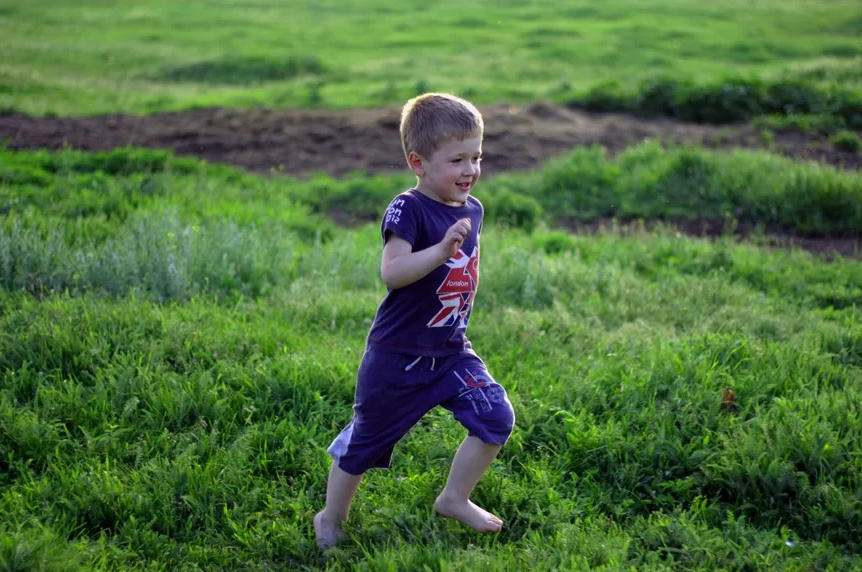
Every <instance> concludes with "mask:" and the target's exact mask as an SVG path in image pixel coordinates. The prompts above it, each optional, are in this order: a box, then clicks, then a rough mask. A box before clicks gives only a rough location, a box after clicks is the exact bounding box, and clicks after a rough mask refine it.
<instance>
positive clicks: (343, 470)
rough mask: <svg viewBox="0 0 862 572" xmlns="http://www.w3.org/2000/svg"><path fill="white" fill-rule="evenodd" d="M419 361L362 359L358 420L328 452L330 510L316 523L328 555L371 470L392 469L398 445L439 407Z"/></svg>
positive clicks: (368, 353) (356, 405) (369, 353)
mask: <svg viewBox="0 0 862 572" xmlns="http://www.w3.org/2000/svg"><path fill="white" fill-rule="evenodd" d="M414 361H416V360H415V358H412V357H411V356H404V355H400V354H380V353H377V352H373V351H366V353H365V354H364V355H363V358H362V362H361V364H360V366H359V372H358V374H357V383H356V395H355V403H354V407H353V409H354V414H353V419H352V420H351V421H350V423H349V424H348V425H347V426H346V427H345V428H344V429H343V430H342V431H341V433H339V435H338V437H336V438H335V440H334V441H333V442H332V444H331V445H330V446H329V448H328V452H329V454H330V456H331V457H332V459H333V462H332V466H331V467H330V471H329V482H328V483H327V487H326V507H325V508H324V509H323V510H322V511H320V513H318V514H317V515H316V516H315V517H314V530H315V534H316V535H317V542H318V545H319V546H320V547H321V549H323V550H325V549H326V548H328V547H330V546H332V545H333V544H334V543H335V541H336V540H337V539H338V537H340V536H341V523H342V522H343V521H345V520H347V516H348V513H349V512H350V504H351V502H352V500H353V497H354V495H355V494H356V489H357V488H358V486H359V482H360V481H361V480H362V475H363V474H364V473H365V472H366V471H367V470H368V469H370V468H372V467H378V468H388V467H389V464H390V462H391V458H392V452H393V448H394V447H395V444H396V443H397V442H398V441H400V440H401V438H402V437H404V435H405V434H406V433H407V432H408V431H409V430H410V429H411V428H412V427H413V426H414V425H415V424H416V423H417V422H418V421H419V420H420V419H421V418H422V416H423V415H425V413H427V412H428V411H429V409H430V408H431V407H433V406H434V403H433V401H429V400H428V399H427V397H426V395H425V394H426V393H427V383H428V380H429V379H433V376H432V375H430V374H429V373H428V372H424V371H421V370H420V369H418V368H415V369H414V368H413V367H411V363H413V362H414ZM428 361H430V358H429V360H428ZM431 373H433V372H431Z"/></svg>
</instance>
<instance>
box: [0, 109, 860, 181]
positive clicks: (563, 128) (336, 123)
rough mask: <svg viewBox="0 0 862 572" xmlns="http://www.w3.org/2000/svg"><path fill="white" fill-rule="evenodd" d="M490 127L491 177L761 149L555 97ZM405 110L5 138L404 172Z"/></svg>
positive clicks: (237, 161) (90, 125)
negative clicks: (572, 163)
mask: <svg viewBox="0 0 862 572" xmlns="http://www.w3.org/2000/svg"><path fill="white" fill-rule="evenodd" d="M482 113H483V115H484V116H485V121H486V125H487V130H486V134H485V144H484V149H483V151H484V160H483V169H484V173H485V174H493V173H497V172H502V171H511V170H524V169H530V168H534V167H537V166H539V165H540V164H541V163H542V161H545V160H546V159H548V158H550V157H553V156H555V155H559V154H561V153H564V152H566V151H569V150H570V149H571V148H572V147H575V146H578V145H592V144H599V145H602V146H604V147H605V148H606V149H607V150H608V152H609V153H611V154H614V153H618V152H620V151H622V150H623V149H625V148H626V147H628V146H630V145H634V144H638V143H641V142H643V141H645V140H647V139H653V140H660V141H665V142H668V143H671V142H673V143H699V144H701V145H704V146H706V147H708V148H715V149H720V148H732V147H742V148H758V147H759V148H762V147H764V143H765V142H764V141H763V138H762V137H761V135H760V133H759V132H758V131H756V130H755V129H753V128H751V127H748V126H735V127H724V128H722V127H715V126H710V125H698V124H690V123H681V122H678V121H672V120H667V119H654V120H647V119H641V118H637V117H632V116H628V115H621V114H607V113H588V112H585V111H581V110H577V109H568V108H564V107H560V106H556V105H552V104H548V103H534V104H531V105H507V104H497V105H490V106H486V107H483V108H482ZM398 121H399V109H398V108H395V107H389V108H382V109H351V110H343V111H338V110H314V109H268V108H253V109H223V108H215V109H201V110H194V111H187V112H176V113H160V114H155V115H148V116H132V115H105V116H95V117H73V118H63V117H49V118H40V119H36V118H31V117H27V116H24V115H20V114H6V115H0V139H7V140H9V147H10V148H12V149H39V148H47V149H59V148H62V147H63V146H66V145H68V146H70V147H72V148H77V149H85V150H106V149H113V148H116V147H122V146H125V145H135V146H141V147H150V148H160V149H173V150H174V151H175V152H176V153H177V154H178V155H188V156H196V157H201V158H204V159H207V160H209V161H213V162H219V163H230V164H234V165H239V166H241V167H244V168H246V169H249V170H251V171H254V172H258V173H264V172H269V171H271V170H272V169H278V170H280V171H283V172H284V173H288V174H292V175H305V174H308V173H310V172H325V173H330V174H333V175H343V174H345V173H348V172H350V171H368V172H372V173H379V172H386V171H393V170H398V169H403V168H404V167H405V165H404V159H403V154H402V152H401V143H400V139H399V136H398ZM769 146H770V148H771V149H772V150H773V151H775V152H777V153H781V154H784V155H787V156H789V157H793V158H795V159H801V160H813V161H819V162H823V163H827V164H830V165H834V166H836V167H840V168H844V169H858V168H860V166H862V155H860V154H857V153H851V152H848V151H844V150H841V149H836V148H834V147H833V146H832V145H831V144H830V143H829V142H828V140H827V138H826V137H824V136H822V135H817V134H804V133H795V132H776V133H774V141H773V142H771V143H770V144H769Z"/></svg>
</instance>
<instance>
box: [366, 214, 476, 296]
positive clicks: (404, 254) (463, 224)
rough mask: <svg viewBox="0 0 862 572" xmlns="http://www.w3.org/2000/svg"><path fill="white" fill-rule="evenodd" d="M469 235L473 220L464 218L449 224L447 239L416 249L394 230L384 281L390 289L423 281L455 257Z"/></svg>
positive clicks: (387, 250)
mask: <svg viewBox="0 0 862 572" xmlns="http://www.w3.org/2000/svg"><path fill="white" fill-rule="evenodd" d="M469 234H470V219H462V220H459V221H458V222H456V223H455V224H453V225H452V226H451V227H449V230H447V231H446V236H445V237H444V238H443V240H441V241H440V242H438V243H437V244H435V245H434V246H429V247H428V248H426V249H424V250H420V251H418V252H413V246H412V245H411V244H410V243H409V242H407V241H406V240H404V239H402V238H399V237H398V236H397V235H396V234H394V233H393V234H392V235H391V236H389V238H388V239H387V240H386V245H385V246H384V247H383V263H382V264H381V265H380V276H381V277H382V278H383V283H384V284H386V286H387V288H391V289H392V290H395V289H397V288H403V287H404V286H407V285H409V284H412V283H414V282H416V281H417V280H421V279H422V278H424V277H425V276H427V275H428V273H429V272H431V271H432V270H434V269H435V268H437V267H438V266H440V265H441V264H443V263H444V262H446V261H447V260H449V259H450V258H452V257H453V256H455V254H456V253H457V252H458V249H459V248H461V244H462V243H463V242H464V239H465V238H467V235H469Z"/></svg>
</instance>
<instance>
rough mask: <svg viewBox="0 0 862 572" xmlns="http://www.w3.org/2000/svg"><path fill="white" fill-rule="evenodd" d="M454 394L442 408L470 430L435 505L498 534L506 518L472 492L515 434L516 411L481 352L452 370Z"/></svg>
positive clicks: (447, 379)
mask: <svg viewBox="0 0 862 572" xmlns="http://www.w3.org/2000/svg"><path fill="white" fill-rule="evenodd" d="M444 381H445V382H446V383H447V384H449V385H450V388H451V392H452V397H451V398H450V399H448V400H447V401H446V402H444V403H442V406H443V407H445V408H446V409H448V410H450V411H451V412H452V413H453V414H454V416H455V418H456V419H457V420H458V421H459V422H460V423H461V424H462V425H463V426H464V427H466V428H467V430H468V432H469V434H468V436H467V438H466V439H464V441H463V442H462V443H461V446H460V447H459V448H458V452H457V453H456V454H455V458H454V459H453V461H452V468H451V470H450V471H449V478H448V479H447V481H446V486H445V488H444V489H443V492H442V493H440V496H439V497H437V501H436V502H435V505H434V506H435V508H436V509H437V512H438V513H440V514H442V515H443V516H448V517H451V518H455V519H457V520H459V521H461V522H463V523H464V524H466V525H467V526H470V527H472V528H474V529H476V530H478V531H479V532H497V531H499V530H500V528H501V527H502V524H503V523H502V521H501V520H500V519H499V518H497V517H496V516H495V515H493V514H491V513H489V512H488V511H486V510H484V509H482V508H480V507H478V506H476V505H475V504H474V503H473V502H472V501H470V494H471V493H472V492H473V489H474V488H475V487H476V484H477V483H478V482H479V479H481V478H482V475H483V474H484V473H485V471H487V470H488V467H490V466H491V463H492V462H493V461H494V458H495V457H496V456H497V453H498V452H499V451H500V449H501V448H502V446H503V444H505V443H506V441H507V440H508V438H509V435H510V434H511V433H512V428H513V427H514V424H515V414H514V411H513V409H512V404H511V403H510V402H509V399H508V397H507V396H506V391H505V390H504V389H503V387H502V386H501V385H500V384H498V383H497V382H496V381H495V380H494V378H493V377H491V374H489V373H488V370H487V369H486V368H485V364H484V363H483V362H482V360H481V359H479V357H478V356H475V355H470V356H468V357H466V358H464V359H463V360H461V361H460V362H459V363H458V364H457V365H456V366H455V367H454V368H453V369H452V370H450V371H449V372H448V373H447V374H446V377H445V380H444Z"/></svg>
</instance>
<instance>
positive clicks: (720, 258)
mask: <svg viewBox="0 0 862 572" xmlns="http://www.w3.org/2000/svg"><path fill="white" fill-rule="evenodd" d="M650 153H652V154H653V157H652V160H649V159H648V158H646V157H647V156H648V155H649V154H650ZM656 153H657V151H655V150H651V149H650V148H649V147H645V148H643V149H634V150H633V151H632V155H633V157H639V158H640V163H641V167H642V176H641V179H642V180H650V178H651V177H650V174H651V173H652V174H653V177H652V178H655V177H654V175H655V173H660V172H662V169H666V166H664V165H663V164H662V163H661V160H667V157H665V156H663V155H660V154H659V155H656ZM689 153H690V154H691V153H693V151H690V150H689ZM583 155H584V154H583V152H581V153H580V154H579V153H574V154H573V156H572V157H569V158H566V159H564V160H563V159H561V160H560V163H559V164H557V165H550V166H548V167H546V169H545V170H541V171H538V172H537V173H534V174H532V175H529V176H527V175H524V177H527V179H526V180H524V181H521V183H522V184H525V186H529V187H533V186H535V184H536V183H535V181H534V180H533V179H532V178H529V177H540V178H542V180H543V181H545V183H544V184H545V185H547V186H546V187H545V188H539V189H536V190H535V192H536V194H537V195H542V194H545V192H546V191H547V192H548V196H550V197H551V199H549V200H552V199H553V194H552V193H550V189H552V188H553V187H552V186H553V185H555V184H561V180H560V177H561V175H560V173H561V170H562V166H563V165H568V167H569V169H570V171H571V172H570V174H569V177H571V178H570V180H569V184H574V183H576V182H577V181H583V180H585V179H586V173H587V172H588V171H589V170H592V171H596V170H598V169H597V167H596V165H592V164H590V163H589V162H588V161H586V160H585V159H584V156H583ZM585 156H588V155H585ZM697 156H698V157H699V158H700V160H701V161H703V162H704V163H708V162H710V161H721V160H723V156H721V155H714V154H710V153H706V152H700V154H699V155H697ZM578 157H580V160H579V159H578ZM593 160H594V161H596V160H597V159H596V158H595V157H593ZM630 160H633V159H630ZM689 160H690V158H689ZM737 160H739V161H741V162H742V163H743V164H744V162H745V161H746V160H747V161H750V162H751V163H752V164H753V165H758V164H759V165H761V168H762V165H765V164H769V163H770V162H772V161H777V159H775V158H774V157H770V156H768V155H765V154H761V153H754V152H750V153H747V154H740V155H739V156H738V157H737ZM778 161H780V162H782V161H783V163H782V164H781V165H780V167H783V168H784V169H785V170H788V168H789V167H792V166H793V165H792V163H791V162H790V161H788V160H778ZM0 163H2V165H3V170H2V171H0V189H2V194H0V206H2V207H3V211H4V212H5V214H4V216H3V218H2V219H0V286H2V293H0V320H2V330H0V331H2V332H3V335H0V372H2V376H3V377H2V384H0V387H2V389H0V437H2V438H0V467H2V471H0V479H2V480H0V491H2V493H0V514H2V515H3V516H2V519H0V570H118V569H122V570H198V569H206V570H239V569H274V570H312V569H325V570H473V569H483V570H513V569H524V568H526V567H529V568H531V569H535V570H558V569H565V570H620V569H638V570H667V569H674V570H755V569H762V568H771V569H778V570H812V569H828V570H852V569H856V568H858V567H859V566H860V565H862V560H860V558H859V556H858V550H859V548H860V546H859V538H860V537H862V519H860V515H862V453H860V449H859V447H858V443H859V439H860V438H862V434H860V427H862V423H860V413H862V392H860V389H862V370H860V365H862V321H860V319H859V310H858V306H859V304H860V303H862V266H860V265H859V264H858V262H856V261H853V260H844V259H838V260H835V261H833V262H825V261H824V260H822V259H820V258H817V257H815V256H813V255H811V254H808V253H806V252H802V251H798V250H776V251H770V250H768V249H765V248H762V247H760V246H757V245H755V244H741V243H738V242H735V241H734V240H733V239H732V238H731V237H727V238H722V239H720V240H717V241H714V242H708V241H703V240H695V239H691V238H687V237H685V236H681V235H680V234H679V233H677V232H675V231H674V230H673V229H672V228H666V229H664V230H661V229H660V230H659V231H657V232H653V233H639V234H635V235H633V236H626V237H621V236H619V235H618V234H617V233H614V232H612V231H609V232H606V233H600V234H598V235H595V236H578V235H571V234H568V233H565V232H562V231H560V230H555V229H554V228H552V227H550V226H549V225H548V224H547V222H548V221H552V220H553V219H552V218H551V217H549V216H548V213H549V212H553V211H551V210H550V209H549V211H548V212H545V211H544V210H541V211H540V212H539V213H538V216H537V217H536V218H535V219H529V218H523V219H522V220H520V222H519V220H514V219H512V217H511V216H510V213H511V212H516V210H517V209H498V211H497V214H494V206H493V205H494V204H495V198H494V197H500V196H503V197H505V196H506V193H512V190H511V189H512V188H513V187H514V185H516V184H518V179H517V178H516V177H514V176H510V177H509V178H505V177H501V178H500V179H499V180H498V179H492V180H490V181H487V182H486V183H485V184H484V187H482V186H480V188H479V189H477V196H478V197H480V199H481V200H486V202H487V203H488V210H489V215H488V216H489V224H488V225H487V231H486V233H485V238H484V241H483V274H482V284H483V286H482V292H481V295H480V296H479V298H478V299H477V303H476V315H475V318H474V320H473V323H472V324H471V331H472V339H473V341H474V343H475V344H476V345H477V347H478V348H480V350H481V351H482V353H483V355H484V356H486V358H487V361H488V364H489V367H490V368H491V371H492V372H493V373H494V374H495V375H496V376H497V378H498V379H499V380H500V382H501V383H503V384H505V386H506V387H507V389H508V391H509V393H510V395H511V396H512V400H513V404H514V406H515V409H516V412H517V416H518V422H517V427H516V430H515V433H514V435H513V437H512V439H511V441H510V443H509V444H508V445H507V447H506V448H505V449H504V451H503V453H502V454H501V456H500V457H499V459H498V460H497V461H496V462H495V464H494V465H493V468H492V470H491V472H490V474H489V475H488V477H487V479H486V480H484V481H483V482H482V483H480V486H479V488H478V489H477V500H478V501H479V502H480V503H483V504H484V505H486V506H488V507H489V508H493V509H494V510H496V511H498V513H499V514H500V515H501V516H502V517H503V518H504V519H505V520H506V522H507V524H506V528H505V530H504V531H503V532H502V533H501V534H500V535H499V536H498V537H496V538H487V537H480V536H479V535H476V534H473V533H471V532H469V531H466V530H465V529H463V528H462V527H460V526H458V525H456V524H455V523H452V522H450V521H444V520H442V519H440V518H438V517H435V516H434V515H433V513H432V510H431V508H430V507H431V503H432V501H433V499H434V497H435V495H436V494H437V491H438V490H439V487H440V486H441V484H442V482H443V481H444V479H445V477H446V474H447V466H448V462H449V460H450V458H451V454H452V452H453V450H454V447H455V446H456V445H457V443H458V442H459V441H460V439H461V438H462V430H461V429H460V427H459V426H458V425H457V423H455V422H454V421H453V420H452V419H450V418H448V417H447V415H446V414H445V412H436V413H434V414H432V415H431V416H430V417H429V418H427V419H425V420H424V421H423V422H422V423H421V424H420V425H419V426H417V428H415V429H414V431H413V432H411V433H410V435H409V436H408V438H407V439H406V440H405V442H404V443H402V445H401V446H399V448H398V450H397V454H396V457H395V461H394V464H393V467H392V470H391V471H390V472H387V473H372V474H371V475H370V476H369V477H368V478H367V481H366V483H365V486H364V487H363V488H362V489H361V490H360V493H359V495H358V497H357V503H356V506H355V510H354V513H353V515H352V519H351V521H350V524H349V527H348V531H349V534H350V538H349V540H348V542H346V543H345V544H343V545H342V546H341V547H339V548H337V549H334V550H333V551H331V552H330V553H328V556H327V557H323V556H321V555H319V553H318V552H317V551H316V549H315V547H314V543H313V536H312V532H311V527H310V522H311V520H310V519H311V517H312V516H313V514H314V512H315V511H316V510H318V509H319V507H320V506H321V503H322V502H323V501H324V498H323V495H324V490H325V489H324V480H323V477H324V475H325V473H326V471H327V467H328V458H327V456H326V453H325V447H326V445H327V444H328V442H329V441H330V440H331V439H332V438H333V436H334V435H335V434H336V432H337V431H338V429H339V428H340V427H341V426H342V425H343V424H344V423H345V422H346V421H347V419H348V418H349V415H350V405H351V399H352V396H353V382H354V374H355V369H356V367H357V365H358V360H359V357H360V355H361V351H362V346H363V341H364V336H365V334H366V332H367V328H368V326H369V323H370V319H371V317H372V316H373V314H374V311H375V309H376V306H377V304H378V303H379V301H380V299H381V297H382V295H383V294H384V290H383V287H382V284H381V281H380V279H379V274H378V266H379V238H378V230H377V223H376V222H371V223H369V224H367V225H362V226H360V227H358V228H354V229H343V228H339V227H336V226H335V225H333V224H332V223H330V222H327V221H326V220H325V219H323V218H321V216H322V215H321V214H320V212H321V211H323V210H325V209H326V208H327V204H328V201H332V200H337V199H338V198H339V197H343V196H345V195H346V194H348V193H352V194H353V195H354V196H357V197H360V198H361V199H362V200H359V199H357V203H355V204H354V205H352V206H351V208H354V209H356V210H357V211H360V210H361V209H362V208H366V209H368V211H369V212H371V211H374V210H379V209H380V208H382V207H383V206H385V204H386V202H385V201H386V198H387V197H386V195H385V193H384V192H382V191H381V192H380V194H379V195H378V196H375V195H374V194H372V193H371V192H365V193H363V192H362V189H363V187H362V185H361V184H360V183H359V182H358V180H354V181H343V180H337V179H328V178H325V177H320V178H318V179H317V180H316V182H315V186H314V187H313V191H309V188H310V187H309V182H308V181H301V180H293V179H290V178H286V177H278V178H266V177H259V176H252V175H249V174H246V173H243V172H241V171H239V170H236V169H233V168H230V167H224V166H214V165H207V164H203V163H199V162H197V161H195V160H191V159H173V158H172V157H171V156H170V155H169V154H168V153H166V152H153V151H140V150H134V149H126V150H119V151H115V152H112V153H98V154H93V153H82V152H74V151H66V152H61V153H47V152H40V153H32V152H11V151H6V152H4V153H3V155H2V161H0ZM796 169H797V170H796V171H793V170H792V169H790V174H789V175H788V177H787V178H786V179H785V182H784V185H785V186H784V187H782V186H781V185H778V184H777V185H776V186H775V187H774V188H772V189H771V192H770V193H768V194H764V198H762V199H761V200H762V206H763V210H768V209H767V207H766V205H767V204H768V203H769V201H772V204H773V206H776V207H778V206H780V205H784V204H788V203H792V200H788V199H787V197H788V196H791V195H789V194H788V193H789V192H790V191H792V190H793V188H794V187H793V184H792V181H798V180H800V179H809V180H817V181H819V183H818V185H819V186H825V187H829V188H832V189H841V188H844V189H845V190H850V191H852V192H855V193H858V192H860V189H862V180H860V176H859V175H858V174H856V173H840V172H835V171H832V170H827V169H823V170H822V171H821V170H818V169H817V168H815V167H813V166H796ZM711 172H712V173H713V174H712V175H706V176H704V177H702V183H703V186H704V188H709V187H712V188H715V189H720V188H725V186H726V182H722V181H726V179H727V177H726V176H725V175H724V174H723V173H724V172H725V171H722V170H715V171H711ZM365 183H366V184H365V188H366V189H380V188H381V187H382V188H384V189H385V187H386V185H389V186H390V187H391V188H393V189H394V188H397V187H398V186H399V185H401V184H402V183H403V180H402V179H401V178H400V177H397V176H393V177H391V178H387V177H384V176H381V177H378V178H377V179H376V180H374V181H372V182H370V183H369V181H365ZM608 186H609V187H613V185H608ZM665 186H667V185H665ZM678 188H679V189H683V188H686V183H685V182H683V183H680V186H679V187H678ZM729 188H732V187H729ZM507 189H508V190H507ZM671 190H672V189H671ZM836 194H838V193H837V192H836ZM518 196H520V195H518ZM669 196H670V195H669ZM312 197H313V198H314V199H315V201H311V200H310V198H312ZM504 200H508V199H504ZM534 200H535V199H534ZM533 206H534V208H539V209H542V206H541V205H538V206H536V205H533ZM579 208H580V207H579ZM560 210H561V212H564V211H565V209H562V208H561V209H560ZM525 212H529V209H527V211H525ZM845 214H846V213H845ZM811 216H815V214H811ZM815 218H816V217H815ZM847 224H849V225H852V226H854V227H856V228H858V224H859V223H858V222H856V221H855V220H854V221H853V222H852V223H851V222H848V223H847ZM728 388H730V389H733V390H734V391H735V393H736V400H735V402H734V403H733V404H730V403H724V402H723V390H725V389H728Z"/></svg>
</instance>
